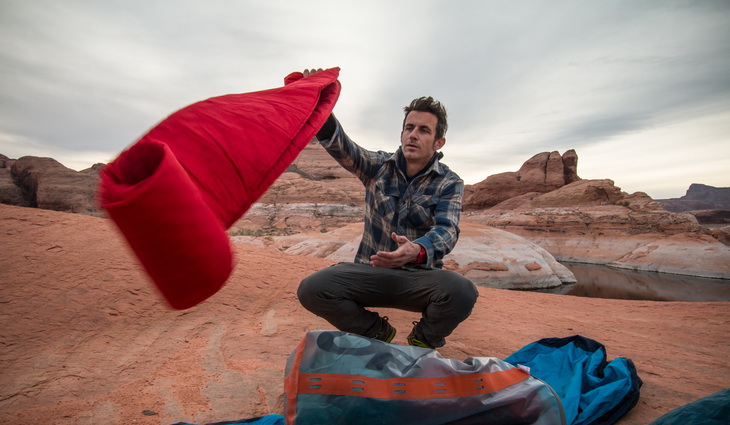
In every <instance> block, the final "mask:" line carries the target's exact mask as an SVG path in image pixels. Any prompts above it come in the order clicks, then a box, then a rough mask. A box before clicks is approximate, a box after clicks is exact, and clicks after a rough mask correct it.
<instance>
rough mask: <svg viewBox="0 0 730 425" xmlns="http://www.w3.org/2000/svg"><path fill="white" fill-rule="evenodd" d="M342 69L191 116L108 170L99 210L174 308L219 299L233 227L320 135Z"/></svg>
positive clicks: (159, 130) (184, 114) (224, 100)
mask: <svg viewBox="0 0 730 425" xmlns="http://www.w3.org/2000/svg"><path fill="white" fill-rule="evenodd" d="M338 76H339V68H332V69H328V70H326V71H322V72H318V73H316V74H314V75H312V76H309V77H307V78H302V74H301V73H299V72H296V73H293V74H290V75H289V76H287V77H286V79H285V83H286V84H285V86H284V87H280V88H276V89H271V90H265V91H260V92H254V93H244V94H231V95H226V96H220V97H214V98H211V99H208V100H204V101H202V102H198V103H195V104H193V105H190V106H188V107H186V108H183V109H181V110H179V111H177V112H175V113H173V114H172V115H170V116H169V117H168V118H166V119H165V120H164V121H162V122H161V123H159V124H158V125H157V126H156V127H154V128H153V129H152V130H150V132H149V133H147V134H146V135H145V136H143V137H142V138H141V139H140V140H138V141H137V142H136V143H135V144H133V145H132V146H131V147H130V148H128V149H127V150H125V151H124V152H122V153H121V154H120V155H119V157H118V158H117V159H115V160H114V161H113V162H112V163H111V164H109V165H108V166H107V167H106V168H104V170H103V172H102V174H101V181H100V186H99V199H100V202H101V206H102V207H103V208H104V209H105V210H106V211H107V213H108V214H109V216H110V217H111V218H112V220H114V222H115V223H116V225H117V226H118V227H119V229H120V230H121V232H122V234H123V235H124V237H125V238H126V240H127V242H128V243H129V245H130V246H131V248H132V250H133V251H134V252H135V254H136V255H137V257H138V258H139V260H140V262H141V263H142V265H143V266H144V268H145V270H146V271H147V273H148V274H149V276H150V277H151V278H152V281H153V282H154V283H155V285H156V286H157V287H158V288H159V290H160V291H161V292H162V295H163V296H164V297H165V299H166V300H167V301H168V302H169V303H170V305H171V306H172V307H173V308H176V309H185V308H190V307H192V306H194V305H196V304H198V303H200V302H202V301H203V300H205V299H207V298H208V297H210V296H211V295H213V294H215V293H216V292H217V291H218V290H219V289H220V288H221V287H222V286H223V285H224V284H225V282H226V280H227V279H228V277H229V276H230V274H231V272H232V271H233V253H232V250H231V245H230V241H229V238H228V235H227V234H226V229H228V228H229V227H230V226H231V225H232V224H233V223H234V222H236V220H238V219H239V218H240V217H241V216H242V215H243V214H244V213H245V212H246V211H247V210H248V209H249V207H250V206H251V205H252V204H253V203H254V202H255V201H256V200H257V199H258V198H259V197H260V196H261V195H262V194H263V193H264V192H265V191H266V189H268V188H269V186H271V184H272V183H273V182H274V180H276V178H277V177H279V175H281V173H282V172H284V170H285V169H286V168H287V167H288V166H289V165H290V164H291V163H292V162H293V161H294V159H295V158H296V157H297V155H298V154H299V152H300V151H301V150H302V149H303V148H304V147H305V146H306V145H307V143H308V142H309V141H310V140H311V139H312V137H314V135H315V134H316V132H317V131H318V130H319V129H320V128H321V127H322V125H323V124H324V122H325V121H326V120H327V117H328V116H329V115H330V113H331V112H332V108H334V105H335V103H336V102H337V98H338V96H339V93H340V83H339V81H337V77H338Z"/></svg>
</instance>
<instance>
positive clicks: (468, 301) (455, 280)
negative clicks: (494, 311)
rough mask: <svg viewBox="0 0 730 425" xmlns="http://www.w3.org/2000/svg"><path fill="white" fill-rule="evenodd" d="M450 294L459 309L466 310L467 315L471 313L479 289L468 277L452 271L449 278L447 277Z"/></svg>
mask: <svg viewBox="0 0 730 425" xmlns="http://www.w3.org/2000/svg"><path fill="white" fill-rule="evenodd" d="M447 282H448V285H447V286H448V288H449V295H450V296H451V299H452V302H453V303H454V305H455V306H457V307H458V309H459V310H461V311H464V312H465V313H466V316H468V315H469V314H471V311H472V309H473V308H474V305H475V304H476V302H477V298H478V297H479V291H478V290H477V288H476V286H475V285H474V283H473V282H472V281H471V280H469V279H468V278H467V277H464V276H463V275H461V274H459V273H456V272H450V273H449V279H447Z"/></svg>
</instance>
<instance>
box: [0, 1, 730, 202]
mask: <svg viewBox="0 0 730 425" xmlns="http://www.w3.org/2000/svg"><path fill="white" fill-rule="evenodd" d="M333 66H339V67H340V68H341V74H340V75H341V77H340V81H341V82H342V94H341V96H340V100H339V102H338V104H337V106H336V107H335V112H336V113H337V116H338V118H339V119H340V121H341V122H342V124H343V126H344V127H345V130H346V131H347V133H348V134H349V135H350V136H351V137H352V138H353V139H354V140H355V141H356V142H358V143H360V144H361V145H362V146H364V147H366V148H369V149H379V150H388V151H393V150H395V149H396V148H397V146H398V143H399V132H400V126H401V122H402V118H403V117H402V108H403V106H405V105H407V104H408V103H409V102H410V101H411V100H412V99H413V98H415V97H419V96H423V95H431V96H434V97H436V98H437V99H439V100H441V101H442V102H443V103H444V104H445V105H446V107H447V109H448V112H449V131H448V133H447V135H446V138H447V143H446V146H445V147H444V149H443V152H444V154H445V157H444V159H443V162H444V163H446V164H448V165H449V166H450V167H451V168H452V169H453V170H454V171H456V172H457V173H458V174H459V175H460V176H461V177H462V178H463V179H464V180H465V182H466V183H476V182H478V181H481V180H483V179H485V178H486V177H487V176H489V175H491V174H496V173H500V172H505V171H516V170H518V169H519V167H520V166H521V165H522V163H523V162H524V161H526V160H527V159H529V158H530V157H531V156H533V155H534V154H537V153H540V152H546V151H559V152H560V153H563V152H565V151H566V150H568V149H575V150H576V151H577V153H578V157H579V161H578V174H579V175H580V177H582V178H590V179H597V178H610V179H612V180H614V181H615V183H616V185H617V186H619V187H621V188H622V189H623V190H624V191H626V192H629V193H633V192H636V191H642V192H646V193H648V194H649V195H650V196H652V197H653V198H655V199H662V198H671V197H680V196H682V195H684V193H685V191H686V190H687V188H688V187H689V185H690V184H691V183H704V184H709V185H712V186H718V187H727V186H730V171H729V170H730V1H727V0H718V1H671V0H662V1H659V0H656V1H635V0H627V1H603V0H593V1H584V0H575V1H562V0H548V1H538V0H525V1H514V0H505V1H488V0H481V1H459V0H453V1H445V0H444V1H431V0H416V1H373V0H369V1H358V2H355V1H342V0H340V1H335V0H333V1H324V0H309V1H297V2H294V1H276V0H260V1H259V0H256V1H255V0H250V1H245V0H241V1H233V0H230V1H222V0H206V1H173V0H169V1H159V0H143V1H142V0H139V1H137V0H117V1H91V0H89V1H70V0H64V1H58V0H52V1H41V0H32V1H29V0H0V153H2V154H5V155H7V156H9V157H11V158H19V157H21V156H25V155H35V156H49V157H52V158H55V159H57V160H59V161H60V162H61V163H63V164H64V165H66V166H68V167H70V168H74V169H77V170H80V169H83V168H87V167H89V166H90V165H91V164H93V163H96V162H109V161H111V160H112V159H113V158H114V157H115V156H116V155H117V154H118V153H119V152H120V151H121V150H122V149H124V148H125V147H127V146H128V145H130V144H131V143H133V142H134V141H135V140H136V139H138V138H139V137H140V136H141V135H143V134H144V133H145V132H146V131H147V130H148V129H149V128H150V127H152V126H153V125H155V123H157V122H159V121H160V120H162V119H163V118H164V117H166V116H167V115H169V114H170V113H172V112H174V111H175V110H177V109H180V108H181V107H183V106H186V105H188V104H190V103H193V102H196V101H198V100H203V99H206V98H209V97H213V96H218V95H222V94H228V93H244V92H249V91H258V90H264V89H268V88H273V87H278V86H281V85H282V82H283V78H284V76H286V75H287V74H288V73H290V72H291V71H297V70H302V69H304V68H312V67H321V68H329V67H333Z"/></svg>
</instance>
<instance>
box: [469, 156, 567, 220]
mask: <svg viewBox="0 0 730 425" xmlns="http://www.w3.org/2000/svg"><path fill="white" fill-rule="evenodd" d="M566 161H567V162H566ZM577 166H578V155H577V154H576V153H575V151H574V150H572V149H571V150H569V151H566V152H565V154H563V155H562V156H561V155H560V154H559V153H558V152H542V153H539V154H537V155H535V156H533V157H532V158H530V159H528V160H527V161H525V163H524V164H522V167H520V169H519V171H517V172H506V173H500V174H495V175H492V176H489V177H487V178H486V180H484V181H482V182H480V183H477V184H474V185H467V186H466V187H465V188H464V210H479V209H486V208H490V207H492V206H494V205H497V204H499V203H500V202H503V201H505V200H508V199H510V198H514V197H516V196H521V195H524V194H526V193H531V192H537V193H547V192H550V191H552V190H555V189H558V188H560V187H562V186H564V185H566V184H568V183H572V182H574V181H577V180H580V178H579V177H578V174H577Z"/></svg>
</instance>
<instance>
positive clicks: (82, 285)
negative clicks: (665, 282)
mask: <svg viewBox="0 0 730 425" xmlns="http://www.w3.org/2000/svg"><path fill="white" fill-rule="evenodd" d="M0 240H1V241H2V246H3V250H4V251H3V255H2V256H0V282H2V285H0V302H1V303H2V310H1V311H0V341H2V344H3V349H2V350H0V364H2V365H3V367H2V368H0V382H2V383H3V385H2V386H1V387H0V422H2V423H12V424H17V425H25V424H39V423H48V422H52V423H54V424H58V425H66V424H69V425H70V424H75V425H87V424H99V423H115V424H141V425H144V424H170V423H175V422H179V421H184V422H189V423H207V422H215V421H222V420H233V419H241V418H251V417H255V416H260V415H265V414H270V413H282V409H283V406H282V398H281V395H282V393H283V370H284V365H285V362H286V358H287V356H288V355H289V353H290V352H291V350H292V349H293V348H294V346H295V345H296V344H297V342H298V341H299V340H300V339H301V337H302V335H303V334H304V332H306V331H308V330H318V329H332V328H331V326H330V325H329V324H327V323H326V322H324V321H323V320H321V319H319V318H317V317H314V316H313V315H311V314H310V313H309V312H307V311H305V310H304V309H303V308H302V307H301V306H300V305H299V303H298V301H297V299H296V293H295V291H296V288H297V286H298V284H299V281H300V280H301V279H302V278H304V277H305V276H307V275H308V274H310V273H312V272H314V271H315V270H318V269H320V268H322V267H326V266H328V265H329V264H331V263H332V262H331V261H328V260H324V259H320V258H314V257H308V256H297V255H289V254H286V253H282V252H279V251H278V250H275V249H272V248H260V247H254V246H250V245H245V244H235V250H236V257H237V259H238V265H237V268H236V270H235V272H234V274H233V276H232V277H231V279H230V281H229V282H228V284H227V286H226V287H224V288H223V290H222V291H221V292H219V293H218V294H216V295H215V296H214V297H212V298H211V299H209V300H208V301H206V302H205V303H203V304H201V305H199V306H197V307H195V308H193V309H190V310H185V311H174V310H171V309H169V308H167V307H166V305H165V304H163V302H162V301H161V297H159V296H158V294H157V293H156V292H155V290H154V289H153V286H152V284H151V283H149V281H148V280H147V278H146V276H145V275H144V274H143V272H142V268H141V267H140V266H139V265H138V264H137V262H136V261H135V259H134V258H133V257H132V256H131V254H130V252H129V251H128V249H127V248H126V247H125V245H124V244H123V239H122V238H121V236H119V235H118V234H117V233H116V231H115V230H114V228H113V226H112V224H111V222H110V221H108V220H106V219H103V218H97V217H90V216H84V215H77V214H67V213H59V212H54V211H44V210H38V209H33V208H20V207H11V206H5V205H0ZM479 293H480V297H479V300H478V301H477V304H476V307H475V309H474V312H473V314H472V316H471V317H470V318H469V319H467V320H466V321H465V322H464V323H463V324H462V325H461V326H460V327H459V328H457V330H456V331H455V332H454V334H452V335H451V336H450V337H449V338H448V340H447V345H446V346H445V347H443V348H442V349H440V352H441V354H442V355H443V356H444V357H447V358H452V359H456V360H464V359H466V358H467V357H473V356H494V357H499V358H505V357H506V356H508V355H509V354H511V353H513V352H514V351H516V350H517V349H519V348H521V347H522V346H524V345H526V344H528V343H531V342H533V341H536V340H538V339H540V338H545V337H566V336H570V335H574V334H580V335H583V336H586V337H588V338H592V339H595V340H597V341H599V342H601V343H603V344H605V346H606V348H607V351H608V356H609V359H612V358H615V357H628V358H630V359H632V360H633V361H634V362H635V364H636V366H637V369H638V373H639V376H640V377H641V378H642V379H643V380H644V386H643V387H642V389H641V398H640V400H639V403H638V405H637V406H636V407H635V408H634V409H633V410H631V411H630V412H629V413H628V415H626V416H625V417H624V418H622V419H621V420H620V421H619V422H618V424H619V425H640V424H641V425H644V424H647V423H649V422H651V421H652V420H654V419H656V418H657V417H659V416H660V415H662V414H663V413H666V412H668V411H669V410H672V409H674V408H676V407H679V406H681V405H684V404H687V403H689V402H691V401H694V400H696V399H698V398H701V397H703V396H706V395H709V394H712V393H715V392H717V391H719V390H721V389H724V388H727V387H730V364H728V362H727V358H728V356H729V355H730V343H728V340H727V335H728V332H730V308H729V307H730V303H707V302H698V303H691V302H653V301H625V300H604V299H587V298H579V297H570V296H561V295H550V294H539V293H530V292H523V291H504V290H499V289H491V288H479ZM381 312H382V313H384V314H387V315H388V316H389V317H390V321H391V323H393V324H394V325H395V326H396V327H397V328H398V329H399V330H400V332H399V333H398V335H396V339H395V342H396V343H398V344H404V343H405V336H406V335H407V333H408V332H407V330H408V329H410V322H411V321H412V320H417V319H418V317H417V315H416V314H414V313H409V312H403V311H394V310H383V311H381ZM678 359H681V361H678Z"/></svg>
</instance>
